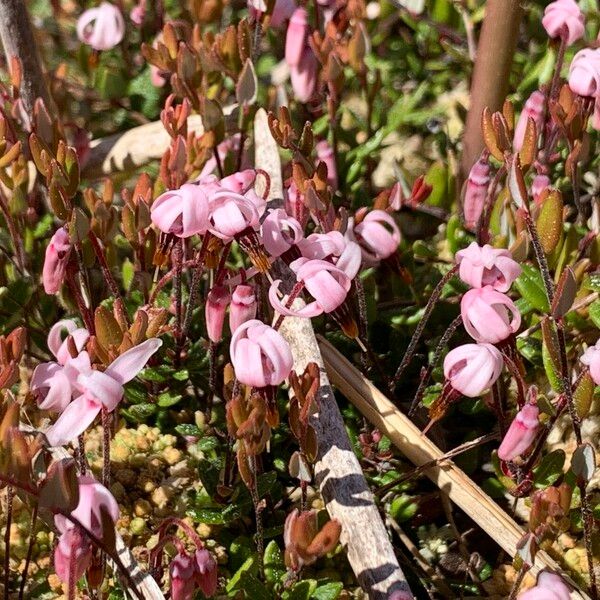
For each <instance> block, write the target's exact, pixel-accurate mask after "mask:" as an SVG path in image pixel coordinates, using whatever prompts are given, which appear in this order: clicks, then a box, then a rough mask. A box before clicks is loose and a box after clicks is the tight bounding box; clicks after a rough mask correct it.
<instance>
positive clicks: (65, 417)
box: [46, 396, 102, 446]
mask: <svg viewBox="0 0 600 600" xmlns="http://www.w3.org/2000/svg"><path fill="white" fill-rule="evenodd" d="M101 408H102V405H101V404H100V403H99V402H96V401H95V400H90V399H88V398H86V397H85V396H79V398H77V399H75V400H73V402H71V404H69V406H67V408H66V409H65V410H64V411H63V413H62V414H61V415H60V417H58V419H57V421H56V423H54V425H52V427H50V428H49V429H48V430H47V431H46V438H47V439H48V443H49V444H50V446H63V445H64V444H68V443H69V442H71V441H73V440H74V439H75V438H77V436H78V435H80V434H82V433H83V432H84V431H85V430H86V429H87V428H88V427H89V426H90V425H91V424H92V423H93V421H94V419H95V418H96V416H97V415H98V414H99V413H100V410H101Z"/></svg>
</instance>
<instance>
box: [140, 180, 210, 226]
mask: <svg viewBox="0 0 600 600" xmlns="http://www.w3.org/2000/svg"><path fill="white" fill-rule="evenodd" d="M150 216H151V218H152V222H153V223H154V225H156V227H158V229H160V230H161V231H162V232H163V233H172V234H173V235H176V236H177V237H180V238H187V237H190V236H192V235H195V234H197V233H206V230H207V229H208V227H209V222H208V198H207V196H206V194H205V192H204V190H203V189H202V187H201V186H199V185H195V184H193V183H185V184H183V185H182V186H181V187H180V188H179V189H178V190H170V191H168V192H164V193H163V194H161V195H160V196H159V197H158V198H157V199H156V200H155V201H154V202H153V203H152V208H151V211H150Z"/></svg>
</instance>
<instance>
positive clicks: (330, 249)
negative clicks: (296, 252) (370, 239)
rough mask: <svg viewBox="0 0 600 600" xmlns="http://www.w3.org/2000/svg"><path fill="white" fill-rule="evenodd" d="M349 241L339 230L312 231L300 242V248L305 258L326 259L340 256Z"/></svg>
mask: <svg viewBox="0 0 600 600" xmlns="http://www.w3.org/2000/svg"><path fill="white" fill-rule="evenodd" d="M347 243H348V242H347V240H345V239H344V236H343V235H342V234H341V233H340V232H339V231H329V232H328V233H311V234H310V235H309V236H308V237H306V238H305V239H303V240H300V241H299V242H298V248H300V252H301V253H302V256H304V258H318V259H321V260H324V259H326V258H330V257H337V256H340V255H341V254H342V252H343V251H344V249H345V248H346V244H347Z"/></svg>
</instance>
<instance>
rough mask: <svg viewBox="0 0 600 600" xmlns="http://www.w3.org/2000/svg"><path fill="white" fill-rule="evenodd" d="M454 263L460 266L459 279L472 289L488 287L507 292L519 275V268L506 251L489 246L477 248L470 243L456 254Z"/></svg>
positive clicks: (474, 243) (476, 245) (474, 244)
mask: <svg viewBox="0 0 600 600" xmlns="http://www.w3.org/2000/svg"><path fill="white" fill-rule="evenodd" d="M456 263H457V264H458V265H460V270H459V275H460V278H461V279H462V280H463V281H464V282H465V283H467V284H468V285H470V286H471V287H473V288H482V287H485V286H486V285H490V286H492V287H493V288H494V289H495V290H498V291H499V292H507V291H508V290H509V288H510V286H511V285H512V283H513V281H514V280H515V279H516V278H517V277H518V276H519V275H520V274H521V267H520V266H519V265H518V263H517V262H516V261H514V260H513V258H512V255H511V253H510V252H509V251H508V250H504V249H499V248H492V246H490V245H489V244H485V245H484V246H479V245H478V244H477V243H476V242H471V244H470V245H469V246H468V248H465V249H464V250H459V251H458V252H457V253H456Z"/></svg>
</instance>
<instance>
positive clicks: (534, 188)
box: [531, 173, 550, 206]
mask: <svg viewBox="0 0 600 600" xmlns="http://www.w3.org/2000/svg"><path fill="white" fill-rule="evenodd" d="M549 186H550V178H549V177H548V176H547V175H542V174H541V173H538V174H537V175H536V176H535V177H534V178H533V182H532V183H531V195H532V197H533V201H534V202H535V203H536V204H537V205H538V206H541V204H542V203H541V202H540V194H541V193H542V192H543V191H544V190H545V189H546V188H547V187H549Z"/></svg>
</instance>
